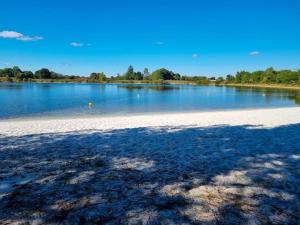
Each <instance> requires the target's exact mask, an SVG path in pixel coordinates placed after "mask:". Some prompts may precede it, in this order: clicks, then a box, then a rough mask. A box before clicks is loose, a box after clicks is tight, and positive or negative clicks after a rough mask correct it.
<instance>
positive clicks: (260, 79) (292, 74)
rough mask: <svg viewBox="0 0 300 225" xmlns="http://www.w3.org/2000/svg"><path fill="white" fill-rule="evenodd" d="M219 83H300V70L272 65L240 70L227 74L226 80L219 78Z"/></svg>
mask: <svg viewBox="0 0 300 225" xmlns="http://www.w3.org/2000/svg"><path fill="white" fill-rule="evenodd" d="M217 83H229V84H289V85H297V84H298V85H300V70H274V69H273V68H272V67H270V68H268V69H266V70H258V71H254V72H247V71H240V72H237V73H236V75H235V76H232V75H227V76H226V79H225V80H224V79H223V78H222V77H220V78H218V79H217Z"/></svg>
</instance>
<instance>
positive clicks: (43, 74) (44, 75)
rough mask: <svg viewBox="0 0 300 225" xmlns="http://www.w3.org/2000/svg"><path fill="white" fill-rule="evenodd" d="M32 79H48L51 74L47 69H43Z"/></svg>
mask: <svg viewBox="0 0 300 225" xmlns="http://www.w3.org/2000/svg"><path fill="white" fill-rule="evenodd" d="M34 77H35V78H36V79H50V78H51V72H50V71H49V70H48V69H46V68H43V69H40V70H37V71H36V72H35V74H34Z"/></svg>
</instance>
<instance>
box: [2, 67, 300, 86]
mask: <svg viewBox="0 0 300 225" xmlns="http://www.w3.org/2000/svg"><path fill="white" fill-rule="evenodd" d="M0 80H2V81H36V80H37V81H58V82H68V81H73V82H94V83H113V82H133V81H139V82H145V83H152V82H153V83H155V82H162V83H163V82H164V81H175V82H176V81H179V82H180V81H185V82H190V83H195V84H202V85H208V84H217V85H222V84H290V85H296V84H298V85H300V70H274V69H273V68H268V69H266V70H258V71H254V72H247V71H240V72H237V73H236V74H235V75H227V76H226V77H225V78H223V77H218V78H217V79H216V78H215V77H210V78H208V77H206V76H186V75H181V74H179V73H175V72H173V71H171V70H167V69H165V68H161V69H157V70H155V71H153V72H152V73H150V72H149V70H148V68H145V69H144V70H143V72H140V71H135V70H134V68H133V66H129V67H128V69H127V71H126V72H125V73H124V74H122V75H120V74H117V75H116V76H111V77H107V76H106V74H105V73H103V72H100V73H96V72H93V73H91V74H90V75H89V76H88V77H84V76H77V75H63V74H60V73H56V72H54V71H50V70H49V69H46V68H43V69H40V70H37V71H35V72H32V71H22V70H21V69H20V68H19V67H17V66H14V67H12V68H4V69H0Z"/></svg>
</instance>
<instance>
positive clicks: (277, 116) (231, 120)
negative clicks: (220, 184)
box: [0, 107, 300, 136]
mask: <svg viewBox="0 0 300 225" xmlns="http://www.w3.org/2000/svg"><path fill="white" fill-rule="evenodd" d="M296 123H300V107H286V108H268V109H243V110H225V111H208V112H177V113H155V114H138V115H115V116H106V117H99V116H97V117H83V118H81V117H79V118H76V117H75V118H72V117H71V118H34V119H10V120H1V121H0V134H2V135H8V136H9V135H13V136H14V135H27V134H39V133H62V132H74V131H76V132H77V131H87V130H115V129H127V128H138V127H164V126H198V127H207V126H217V125H225V124H226V125H254V126H265V127H274V126H280V125H288V124H296Z"/></svg>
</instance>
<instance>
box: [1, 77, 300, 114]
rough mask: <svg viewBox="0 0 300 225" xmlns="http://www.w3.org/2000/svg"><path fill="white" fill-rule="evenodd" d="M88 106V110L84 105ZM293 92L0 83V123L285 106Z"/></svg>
mask: <svg viewBox="0 0 300 225" xmlns="http://www.w3.org/2000/svg"><path fill="white" fill-rule="evenodd" d="M88 102H92V103H93V106H92V107H89V106H88ZM299 104H300V92H299V91H293V90H277V89H276V90H274V89H257V88H255V89H253V88H229V87H212V86H189V85H128V84H121V85H118V84H106V85H104V84H48V83H47V84H38V83H0V119H6V118H17V117H36V116H87V115H108V114H126V113H150V112H180V111H209V110H228V109H244V108H270V107H290V106H296V105H299Z"/></svg>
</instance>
